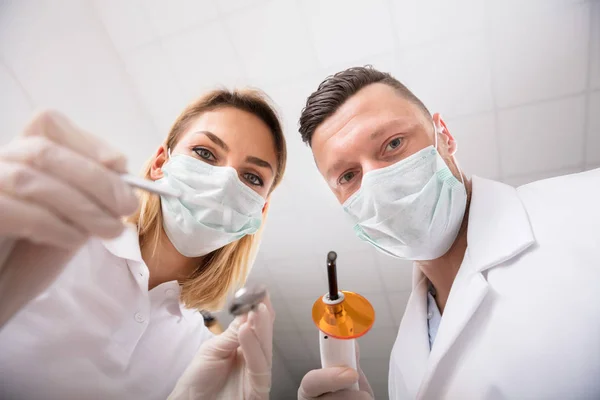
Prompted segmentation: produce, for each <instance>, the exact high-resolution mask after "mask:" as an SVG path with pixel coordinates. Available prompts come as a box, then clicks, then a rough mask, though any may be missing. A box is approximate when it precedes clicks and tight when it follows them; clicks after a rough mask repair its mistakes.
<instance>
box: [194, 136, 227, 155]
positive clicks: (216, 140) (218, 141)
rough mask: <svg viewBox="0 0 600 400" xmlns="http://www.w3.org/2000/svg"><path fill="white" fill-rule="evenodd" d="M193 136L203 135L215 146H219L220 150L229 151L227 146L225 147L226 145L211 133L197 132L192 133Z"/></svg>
mask: <svg viewBox="0 0 600 400" xmlns="http://www.w3.org/2000/svg"><path fill="white" fill-rule="evenodd" d="M194 134H198V135H204V136H206V137H207V138H209V139H210V140H211V141H212V142H213V143H214V144H216V145H217V146H219V147H220V148H222V149H223V150H225V151H229V146H227V143H225V142H224V141H223V140H222V139H221V138H220V137H218V136H217V135H215V134H214V133H212V132H209V131H198V132H194Z"/></svg>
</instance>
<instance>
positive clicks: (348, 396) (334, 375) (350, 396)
mask: <svg viewBox="0 0 600 400" xmlns="http://www.w3.org/2000/svg"><path fill="white" fill-rule="evenodd" d="M359 358H360V354H359V349H358V343H356V366H357V368H358V372H357V371H355V370H354V369H353V368H346V367H330V368H321V369H314V370H312V371H309V372H308V373H307V374H306V375H304V378H302V382H301V383H300V388H299V389H298V400H314V399H319V400H373V399H374V398H375V395H374V394H373V390H372V389H371V385H369V381H368V380H367V377H366V376H365V374H364V373H363V372H362V370H361V369H360V364H359ZM356 381H358V388H359V390H358V391H356V390H347V389H346V388H348V387H350V386H351V385H352V384H354V383H355V382H356Z"/></svg>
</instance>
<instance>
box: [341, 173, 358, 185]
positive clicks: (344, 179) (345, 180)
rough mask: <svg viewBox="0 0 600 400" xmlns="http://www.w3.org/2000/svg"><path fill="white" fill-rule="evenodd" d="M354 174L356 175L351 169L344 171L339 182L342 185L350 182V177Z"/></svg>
mask: <svg viewBox="0 0 600 400" xmlns="http://www.w3.org/2000/svg"><path fill="white" fill-rule="evenodd" d="M354 175H356V173H355V172H353V171H350V172H346V173H345V174H344V175H342V176H341V177H340V184H341V185H343V184H345V183H348V182H350V181H351V180H352V178H354Z"/></svg>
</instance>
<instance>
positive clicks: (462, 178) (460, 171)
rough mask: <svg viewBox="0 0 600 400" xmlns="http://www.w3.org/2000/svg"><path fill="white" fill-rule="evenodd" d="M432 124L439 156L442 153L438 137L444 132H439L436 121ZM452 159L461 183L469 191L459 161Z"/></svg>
mask: <svg viewBox="0 0 600 400" xmlns="http://www.w3.org/2000/svg"><path fill="white" fill-rule="evenodd" d="M432 123H433V132H434V136H435V150H436V151H437V152H438V154H439V153H440V151H439V150H438V135H441V134H442V132H441V131H440V130H438V128H437V126H436V125H435V121H433V120H432ZM451 157H452V161H454V163H455V164H456V168H457V169H458V173H459V175H460V182H461V183H462V185H463V187H464V188H465V190H467V188H466V186H465V178H464V177H463V173H462V169H460V165H459V164H458V161H457V160H456V158H455V157H454V155H452V156H451Z"/></svg>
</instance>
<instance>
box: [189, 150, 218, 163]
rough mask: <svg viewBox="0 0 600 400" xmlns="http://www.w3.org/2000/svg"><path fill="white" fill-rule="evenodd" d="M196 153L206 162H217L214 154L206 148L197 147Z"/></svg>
mask: <svg viewBox="0 0 600 400" xmlns="http://www.w3.org/2000/svg"><path fill="white" fill-rule="evenodd" d="M194 152H195V153H196V154H198V156H200V158H202V159H204V160H207V161H215V160H216V158H215V156H214V154H213V153H212V152H211V151H210V150H208V149H205V148H204V147H196V148H195V149H194Z"/></svg>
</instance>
